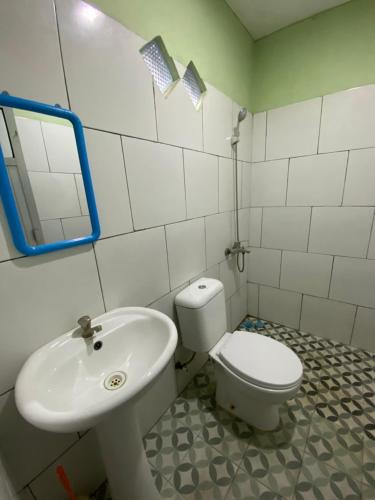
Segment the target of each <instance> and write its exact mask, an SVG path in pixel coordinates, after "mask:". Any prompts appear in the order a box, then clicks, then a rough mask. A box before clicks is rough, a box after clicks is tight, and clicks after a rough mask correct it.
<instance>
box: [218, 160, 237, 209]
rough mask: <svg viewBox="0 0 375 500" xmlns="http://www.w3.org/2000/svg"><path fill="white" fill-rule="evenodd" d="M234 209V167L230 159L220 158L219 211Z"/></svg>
mask: <svg viewBox="0 0 375 500" xmlns="http://www.w3.org/2000/svg"><path fill="white" fill-rule="evenodd" d="M233 209H234V167H233V160H231V159H230V158H219V211H220V212H225V211H227V210H233Z"/></svg>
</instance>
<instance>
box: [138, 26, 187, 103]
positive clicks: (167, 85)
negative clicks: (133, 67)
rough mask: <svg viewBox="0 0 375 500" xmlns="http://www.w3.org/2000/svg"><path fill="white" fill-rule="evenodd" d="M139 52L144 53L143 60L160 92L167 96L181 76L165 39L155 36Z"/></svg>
mask: <svg viewBox="0 0 375 500" xmlns="http://www.w3.org/2000/svg"><path fill="white" fill-rule="evenodd" d="M139 52H140V53H141V54H142V57H143V60H144V62H145V64H146V66H147V67H148V69H149V70H150V73H151V74H152V77H153V79H154V82H155V83H156V85H157V86H158V88H159V90H160V92H161V93H162V94H163V96H164V97H166V96H167V95H168V94H169V92H170V91H171V90H172V89H173V87H174V86H175V85H176V83H177V82H178V81H179V79H180V77H179V74H178V71H177V68H176V65H175V63H174V61H173V59H172V58H171V56H170V55H169V54H168V52H167V49H166V47H165V44H164V42H163V39H162V38H161V36H157V37H155V38H153V39H152V40H151V41H150V42H148V43H146V45H144V46H143V47H142V48H141V49H140V51H139Z"/></svg>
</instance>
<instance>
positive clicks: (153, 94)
mask: <svg viewBox="0 0 375 500" xmlns="http://www.w3.org/2000/svg"><path fill="white" fill-rule="evenodd" d="M155 92H156V90H155V82H154V81H152V99H153V102H154V115H155V132H156V141H157V142H159V126H158V114H157V112H156V96H155Z"/></svg>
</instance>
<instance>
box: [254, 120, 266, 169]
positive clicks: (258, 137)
mask: <svg viewBox="0 0 375 500" xmlns="http://www.w3.org/2000/svg"><path fill="white" fill-rule="evenodd" d="M266 127H267V113H266V112H263V113H255V115H253V142H252V161H264V160H265V159H266Z"/></svg>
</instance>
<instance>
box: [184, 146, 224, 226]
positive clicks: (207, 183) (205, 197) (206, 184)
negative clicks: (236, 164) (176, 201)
mask: <svg viewBox="0 0 375 500" xmlns="http://www.w3.org/2000/svg"><path fill="white" fill-rule="evenodd" d="M218 168H219V165H218V159H217V157H216V156H212V155H208V154H205V153H199V152H197V151H189V150H184V169H185V185H186V206H187V216H188V218H193V217H201V216H203V215H209V214H214V213H216V212H218V209H219V171H218Z"/></svg>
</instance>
